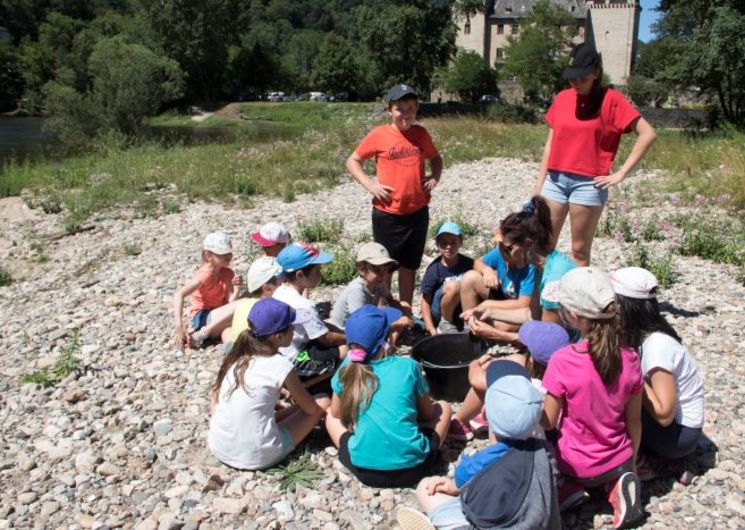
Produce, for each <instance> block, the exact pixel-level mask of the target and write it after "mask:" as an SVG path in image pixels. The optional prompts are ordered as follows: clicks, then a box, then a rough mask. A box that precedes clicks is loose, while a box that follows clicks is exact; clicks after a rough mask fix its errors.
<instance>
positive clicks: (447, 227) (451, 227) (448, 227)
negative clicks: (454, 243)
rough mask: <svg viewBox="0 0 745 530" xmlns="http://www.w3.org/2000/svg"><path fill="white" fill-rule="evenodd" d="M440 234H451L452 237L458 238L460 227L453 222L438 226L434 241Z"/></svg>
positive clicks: (460, 233)
mask: <svg viewBox="0 0 745 530" xmlns="http://www.w3.org/2000/svg"><path fill="white" fill-rule="evenodd" d="M440 234H453V235H454V236H460V235H462V232H461V230H460V226H458V223H454V222H453V221H445V222H444V223H442V224H441V225H440V228H438V229H437V235H435V239H436V238H437V236H439V235H440Z"/></svg>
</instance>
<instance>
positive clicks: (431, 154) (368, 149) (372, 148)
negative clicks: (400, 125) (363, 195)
mask: <svg viewBox="0 0 745 530" xmlns="http://www.w3.org/2000/svg"><path fill="white" fill-rule="evenodd" d="M355 153H357V156H359V157H360V158H361V159H362V160H366V159H368V158H372V157H375V170H376V173H377V176H378V183H380V184H382V185H384V186H390V187H392V188H393V191H392V192H391V203H390V204H387V205H386V204H381V203H380V202H378V201H377V200H373V206H374V207H375V208H377V209H378V210H381V211H383V212H387V213H392V214H395V215H406V214H410V213H413V212H416V211H417V210H420V209H422V208H424V207H425V206H427V204H429V198H430V197H429V193H426V192H425V191H424V189H423V188H422V181H423V179H424V161H425V160H432V159H433V158H435V157H436V156H437V155H438V153H437V149H436V148H435V146H434V144H433V143H432V138H431V137H430V136H429V133H428V132H427V129H425V128H424V127H422V126H421V125H412V126H411V128H410V129H409V130H408V131H406V132H401V131H399V130H398V129H396V128H395V127H394V126H393V125H390V124H388V125H380V126H379V127H375V128H374V129H373V130H372V131H370V133H368V135H367V136H365V137H364V138H363V139H362V142H360V145H359V146H357V149H356V150H355Z"/></svg>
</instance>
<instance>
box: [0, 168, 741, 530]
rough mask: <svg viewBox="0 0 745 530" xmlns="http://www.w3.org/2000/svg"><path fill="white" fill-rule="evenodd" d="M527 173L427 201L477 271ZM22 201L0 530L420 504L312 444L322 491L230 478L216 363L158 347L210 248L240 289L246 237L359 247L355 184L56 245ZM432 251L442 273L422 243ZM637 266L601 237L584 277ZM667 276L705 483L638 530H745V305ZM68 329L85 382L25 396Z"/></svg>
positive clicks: (10, 304)
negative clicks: (596, 269)
mask: <svg viewBox="0 0 745 530" xmlns="http://www.w3.org/2000/svg"><path fill="white" fill-rule="evenodd" d="M536 170H537V166H536V165H535V164H529V163H524V162H520V161H517V160H508V159H488V160H482V161H478V162H474V163H469V164H461V165H457V166H454V167H451V168H449V169H447V170H446V171H445V173H444V175H443V179H442V183H441V185H440V186H439V187H438V189H437V190H436V191H435V197H434V199H433V201H432V205H431V211H432V219H433V220H439V219H444V218H446V217H449V216H457V217H459V218H461V219H462V220H465V221H467V222H469V223H471V224H473V225H475V226H477V227H478V228H479V230H480V235H478V236H475V237H472V238H470V239H469V241H468V242H467V246H466V248H467V249H468V250H469V251H470V252H471V253H472V254H474V255H480V254H481V253H482V252H483V251H484V250H485V248H486V245H487V241H488V238H489V233H490V231H491V230H492V229H493V228H494V227H495V226H496V225H497V223H498V221H499V220H500V219H501V218H502V217H504V216H505V215H506V214H507V213H509V212H510V211H512V210H514V209H516V208H519V207H520V205H521V204H522V203H523V202H524V201H525V200H526V199H527V198H528V195H529V193H530V190H531V189H532V184H533V177H534V175H535V173H536ZM653 177H654V175H638V176H637V177H636V178H635V179H634V180H636V181H638V180H640V179H644V178H653ZM158 193H161V192H158ZM166 193H168V191H166ZM619 193H620V194H623V195H624V196H625V197H626V199H627V200H628V201H629V204H630V205H632V206H633V209H631V208H630V209H629V211H630V212H633V215H635V216H644V215H652V214H664V213H665V212H672V211H673V210H674V209H676V208H677V209H680V208H681V206H680V205H679V204H678V203H675V204H673V203H672V202H671V201H668V200H667V197H665V196H661V195H660V196H654V197H651V198H650V195H649V193H648V192H646V193H639V192H637V191H635V189H634V187H633V183H632V184H631V185H625V187H624V188H623V189H622V190H621V191H620V192H618V191H616V195H618V194H619ZM618 199H619V197H616V200H618ZM611 200H614V199H613V198H612V199H611ZM14 201H16V202H14ZM17 201H19V199H17V198H10V199H3V208H0V227H1V228H2V231H1V232H0V258H1V259H2V264H3V267H4V268H6V269H7V270H9V271H10V273H11V275H12V276H13V278H14V282H13V283H12V284H11V285H9V286H6V287H2V288H0V314H3V315H4V322H3V323H4V325H3V326H2V328H0V345H1V346H2V350H1V351H2V357H0V420H1V421H0V439H1V440H2V442H1V443H2V445H1V447H2V452H1V453H0V478H1V479H2V483H3V488H2V490H3V491H2V492H0V499H1V500H2V502H0V529H2V528H62V527H65V528H94V529H97V528H120V527H121V528H132V527H134V528H137V529H138V530H143V529H159V530H162V529H178V528H182V529H196V528H199V529H220V528H227V527H241V528H247V529H249V528H288V529H305V528H321V529H324V530H332V529H339V528H352V529H355V530H361V529H372V528H396V527H397V525H396V523H395V507H396V506H398V505H401V504H405V505H412V506H413V505H415V499H414V496H413V491H412V490H389V489H382V490H376V489H372V488H368V487H365V486H363V485H361V484H360V483H359V482H358V481H357V480H356V479H355V478H354V477H352V476H351V475H350V474H349V473H347V472H345V470H344V469H343V468H342V466H341V465H340V464H339V462H338V460H337V457H336V451H335V450H333V448H330V447H329V446H330V445H331V444H330V441H329V439H328V437H327V436H326V435H325V433H324V432H323V431H321V430H318V431H317V432H315V433H314V434H313V435H312V437H311V439H310V441H309V443H308V444H307V445H306V447H305V448H303V449H301V451H303V450H307V451H308V452H309V454H310V458H311V460H312V461H313V462H314V463H315V464H316V466H317V467H318V468H319V469H320V470H321V472H322V473H323V475H324V476H325V478H324V479H321V480H315V481H313V482H312V484H311V485H310V486H309V487H303V486H298V487H297V488H296V490H295V491H290V492H288V491H284V490H282V489H281V487H280V480H279V477H278V476H277V475H272V474H267V473H263V472H239V471H236V470H233V469H230V468H228V467H226V466H223V465H221V464H220V463H219V462H218V461H216V460H215V459H214V458H213V457H212V456H211V455H210V453H209V450H208V449H207V446H206V433H207V428H208V411H209V399H208V387H209V385H210V383H211V382H212V380H213V377H214V375H215V373H216V370H217V368H218V366H219V363H220V360H221V353H220V349H219V347H212V348H208V349H206V350H201V351H191V350H187V351H185V352H180V351H177V350H176V349H174V348H173V347H172V346H171V345H170V342H169V341H170V338H171V331H172V326H173V323H172V316H171V297H172V295H173V292H174V290H175V289H176V288H177V286H179V285H180V284H182V282H183V281H184V280H185V279H186V278H188V277H189V276H190V275H191V273H192V272H193V271H194V270H195V269H196V267H197V266H198V261H199V251H200V243H201V240H202V238H203V236H204V234H206V233H207V232H209V231H212V230H217V229H224V230H225V231H227V232H228V233H229V234H230V235H231V236H232V237H233V240H234V242H235V244H236V247H237V250H236V253H235V258H234V261H233V265H234V268H235V269H236V270H237V271H239V272H241V273H243V272H244V271H245V270H246V268H247V266H248V264H249V263H250V260H251V259H252V256H253V255H256V251H257V249H255V248H252V247H251V245H250V239H249V232H250V231H251V230H252V229H255V227H257V226H258V225H260V224H261V223H263V222H267V221H269V220H278V221H281V222H283V223H285V224H286V225H287V226H288V228H289V229H290V231H291V232H294V233H297V227H298V224H299V223H301V222H304V221H309V220H314V219H322V218H331V217H334V218H339V219H343V221H344V240H345V241H346V242H348V243H350V244H354V243H355V242H358V241H361V240H363V239H364V237H365V234H367V233H369V231H370V206H369V201H368V198H367V197H366V196H365V193H364V192H363V191H362V190H361V188H360V187H359V186H357V185H355V184H353V183H344V184H341V185H339V186H337V187H335V188H334V189H331V190H324V191H321V192H318V193H316V194H312V195H301V196H299V197H298V198H297V200H296V201H295V202H292V203H283V202H280V201H278V200H274V199H270V200H267V199H256V200H255V201H254V204H253V206H252V207H251V208H250V209H248V208H239V207H229V206H221V205H218V204H206V203H192V204H185V205H184V207H183V210H182V211H181V212H180V213H177V214H170V215H167V216H164V217H161V218H158V219H153V218H147V217H145V218H137V217H138V216H137V211H136V210H133V209H125V210H123V211H121V212H117V213H116V214H111V213H110V214H108V215H105V216H101V217H100V218H97V219H95V220H94V221H93V222H94V224H95V228H94V229H93V230H89V231H85V232H82V233H79V234H75V235H71V236H67V237H62V238H59V239H56V238H55V237H54V236H55V235H57V234H59V233H60V232H61V230H62V228H61V226H62V224H61V221H62V218H61V216H60V215H45V214H43V213H41V212H40V211H36V210H26V209H24V210H23V215H10V214H8V212H17V211H20V210H19V208H22V205H21V204H20V203H18V202H17ZM50 236H51V237H50ZM653 245H656V243H655V244H653ZM660 245H661V244H660ZM560 246H561V247H564V248H566V240H565V239H562V241H561V244H560ZM659 248H660V249H663V250H662V251H664V246H660V247H659ZM426 252H427V254H428V255H429V256H430V257H432V256H434V253H435V249H434V245H433V244H432V243H431V242H430V243H429V244H428V247H427V251H426ZM628 253H629V248H628V245H626V244H624V243H623V242H619V241H617V240H616V239H613V238H609V239H599V240H597V241H596V244H595V247H594V256H593V262H594V264H596V265H599V266H602V267H605V268H608V269H613V268H615V267H618V266H620V265H623V264H624V263H625V260H626V259H627V256H628ZM673 265H674V267H675V268H676V269H677V271H678V272H679V279H678V282H677V283H675V284H674V285H673V286H672V287H670V288H669V289H668V290H666V291H665V292H664V293H663V295H662V300H663V302H664V307H665V308H666V311H667V313H668V316H669V318H670V320H671V321H672V323H673V325H674V326H675V328H676V329H677V331H678V332H679V333H680V334H681V336H682V337H683V339H684V341H685V343H686V345H687V346H688V347H689V349H690V351H691V353H692V355H693V356H694V357H695V360H696V363H697V366H698V368H699V370H700V372H701V374H702V376H703V378H704V381H705V385H706V397H707V403H706V405H707V411H706V424H705V427H704V433H705V434H706V438H705V440H704V441H702V443H701V444H700V446H699V448H698V449H697V451H696V453H695V455H694V456H693V457H691V459H690V465H691V467H692V468H694V469H696V470H697V474H696V476H695V477H694V479H693V480H692V483H691V484H689V485H688V486H682V485H680V484H678V483H676V482H674V481H672V480H657V481H654V482H651V483H647V484H646V485H645V488H644V500H645V503H646V515H647V517H646V519H645V521H644V527H645V528H680V527H697V528H745V493H744V492H745V473H744V472H743V455H744V454H745V450H744V448H745V442H744V441H743V435H744V434H745V424H743V422H742V419H741V418H742V413H741V411H742V409H743V401H744V399H743V395H745V392H743V386H744V385H743V376H744V375H745V355H744V354H745V336H744V335H743V331H742V327H743V326H742V322H743V317H742V315H743V300H745V296H744V294H745V292H744V289H743V287H742V286H741V285H739V284H738V283H737V282H736V281H735V280H734V279H733V277H732V274H731V270H729V269H728V268H727V266H725V265H719V264H714V263H711V262H708V261H704V260H701V259H697V258H684V257H681V256H677V255H675V256H673ZM421 271H423V267H422V269H421ZM421 271H420V272H421ZM340 289H341V287H338V286H337V287H331V288H329V287H325V288H321V289H317V290H316V292H314V293H313V298H315V299H316V300H317V301H322V300H330V299H332V298H333V297H334V296H335V295H336V294H338V292H339V291H340ZM76 330H78V335H77V336H78V342H79V344H78V347H77V348H76V349H75V351H74V355H75V356H76V357H78V358H79V359H80V364H79V368H80V369H79V370H78V371H75V372H73V373H72V374H70V375H68V376H66V377H64V378H63V379H61V380H59V381H57V383H56V385H55V386H53V387H50V388H46V389H42V388H39V387H37V386H36V385H33V384H25V383H22V381H21V377H22V376H23V375H25V374H29V373H31V372H33V371H35V370H40V369H43V368H44V367H47V368H49V367H53V366H54V365H55V363H56V362H57V361H58V360H59V359H60V358H63V357H64V354H65V351H66V350H68V349H69V348H68V346H69V344H70V343H71V341H72V340H73V338H74V337H75V336H76ZM738 418H740V419H739V420H738ZM484 443H485V442H483V441H479V442H477V443H475V444H471V445H472V447H481V446H483V444H484ZM472 447H469V448H468V451H469V452H470V451H471V450H472ZM459 449H460V448H458V447H452V448H451V450H450V453H451V455H452V456H453V457H455V456H457V453H458V450H459ZM452 467H453V464H451V470H452ZM603 512H605V513H603ZM564 522H565V525H566V526H567V527H570V528H571V527H577V528H587V527H594V528H599V527H602V526H603V525H607V524H608V522H609V517H608V509H607V507H603V506H602V503H601V502H599V501H597V502H591V503H590V504H589V505H586V506H585V507H584V508H582V509H580V510H577V511H575V512H573V513H570V514H567V515H566V516H565V518H564Z"/></svg>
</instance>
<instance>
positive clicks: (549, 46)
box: [500, 0, 574, 101]
mask: <svg viewBox="0 0 745 530" xmlns="http://www.w3.org/2000/svg"><path fill="white" fill-rule="evenodd" d="M520 29H521V31H520V33H519V35H518V36H517V37H514V36H510V37H509V39H508V40H509V44H508V45H507V48H506V49H505V53H506V55H507V58H506V60H505V63H504V66H503V67H502V68H501V70H500V75H505V76H515V77H516V78H517V80H518V82H519V83H520V86H521V87H522V89H523V91H524V92H525V95H526V97H528V98H529V99H531V100H534V101H535V100H545V99H549V98H550V97H551V96H552V95H553V94H555V93H556V92H557V91H558V90H560V89H561V86H562V80H561V71H562V70H563V69H564V66H565V65H566V61H567V59H566V55H567V51H568V50H569V48H570V46H571V43H572V33H573V31H574V19H573V18H572V17H571V15H570V14H569V13H567V12H566V11H565V10H564V9H562V8H560V7H558V6H555V5H552V4H549V2H548V0H541V1H540V2H538V3H537V4H536V5H535V7H533V10H532V12H531V14H530V15H529V16H527V17H525V22H524V23H523V24H521V25H520Z"/></svg>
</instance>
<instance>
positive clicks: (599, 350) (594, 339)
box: [585, 302, 622, 385]
mask: <svg viewBox="0 0 745 530" xmlns="http://www.w3.org/2000/svg"><path fill="white" fill-rule="evenodd" d="M604 312H605V313H609V314H611V315H612V316H611V317H610V318H605V319H602V320H601V319H591V320H590V329H589V330H588V331H587V334H586V335H585V338H586V339H587V347H588V349H589V354H590V357H592V363H593V365H594V366H595V370H596V371H597V372H598V374H600V379H602V381H603V383H604V384H605V385H610V384H611V383H613V382H614V381H615V380H616V379H617V378H618V374H619V373H620V372H621V342H622V340H621V315H620V313H619V310H618V306H617V305H616V302H611V303H610V305H608V307H606V308H605V311H604Z"/></svg>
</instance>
